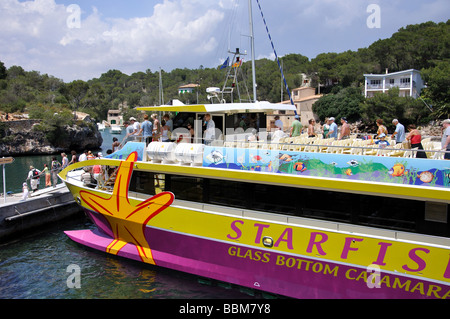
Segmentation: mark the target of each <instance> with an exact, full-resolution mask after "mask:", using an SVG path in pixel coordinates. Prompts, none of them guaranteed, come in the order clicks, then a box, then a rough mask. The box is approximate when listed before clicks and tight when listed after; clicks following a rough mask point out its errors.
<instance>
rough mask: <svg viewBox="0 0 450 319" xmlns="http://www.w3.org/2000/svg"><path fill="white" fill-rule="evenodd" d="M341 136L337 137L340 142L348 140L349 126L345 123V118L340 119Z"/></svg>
mask: <svg viewBox="0 0 450 319" xmlns="http://www.w3.org/2000/svg"><path fill="white" fill-rule="evenodd" d="M341 124H342V127H341V135H340V136H339V139H340V140H345V139H348V138H350V125H348V123H347V119H346V118H345V117H341Z"/></svg>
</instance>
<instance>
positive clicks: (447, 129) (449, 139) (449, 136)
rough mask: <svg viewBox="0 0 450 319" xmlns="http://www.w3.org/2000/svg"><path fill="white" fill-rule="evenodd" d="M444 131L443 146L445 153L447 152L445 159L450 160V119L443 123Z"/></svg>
mask: <svg viewBox="0 0 450 319" xmlns="http://www.w3.org/2000/svg"><path fill="white" fill-rule="evenodd" d="M442 126H443V128H444V129H443V131H442V140H441V146H442V150H443V151H447V153H445V155H444V159H447V160H448V159H450V119H446V120H444V122H442Z"/></svg>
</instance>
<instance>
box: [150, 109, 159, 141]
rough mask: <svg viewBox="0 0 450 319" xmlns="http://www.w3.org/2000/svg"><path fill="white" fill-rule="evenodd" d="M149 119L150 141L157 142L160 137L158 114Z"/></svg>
mask: <svg viewBox="0 0 450 319" xmlns="http://www.w3.org/2000/svg"><path fill="white" fill-rule="evenodd" d="M151 118H152V120H153V131H152V140H153V142H158V141H159V138H160V137H161V123H160V122H159V120H158V114H156V113H155V114H152V116H151Z"/></svg>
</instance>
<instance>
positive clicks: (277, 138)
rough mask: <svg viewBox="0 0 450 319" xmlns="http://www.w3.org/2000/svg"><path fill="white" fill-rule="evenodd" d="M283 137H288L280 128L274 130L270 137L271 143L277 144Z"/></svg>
mask: <svg viewBox="0 0 450 319" xmlns="http://www.w3.org/2000/svg"><path fill="white" fill-rule="evenodd" d="M283 137H288V135H287V134H286V133H284V132H283V130H281V129H280V128H276V129H275V132H273V134H272V136H271V137H270V140H271V143H279V142H280V139H281V138H283Z"/></svg>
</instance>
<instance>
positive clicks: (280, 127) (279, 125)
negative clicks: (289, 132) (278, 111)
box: [275, 115, 283, 130]
mask: <svg viewBox="0 0 450 319" xmlns="http://www.w3.org/2000/svg"><path fill="white" fill-rule="evenodd" d="M275 127H278V128H279V129H280V130H283V121H281V120H280V117H279V116H278V115H277V116H275Z"/></svg>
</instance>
